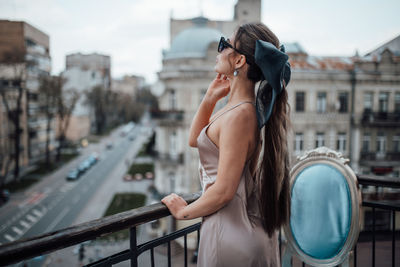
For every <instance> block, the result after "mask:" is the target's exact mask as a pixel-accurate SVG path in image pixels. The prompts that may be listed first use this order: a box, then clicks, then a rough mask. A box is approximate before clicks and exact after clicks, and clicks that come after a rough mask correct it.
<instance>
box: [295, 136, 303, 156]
mask: <svg viewBox="0 0 400 267" xmlns="http://www.w3.org/2000/svg"><path fill="white" fill-rule="evenodd" d="M294 151H295V152H301V151H303V133H296V137H295V139H294Z"/></svg>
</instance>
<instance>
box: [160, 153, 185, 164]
mask: <svg viewBox="0 0 400 267" xmlns="http://www.w3.org/2000/svg"><path fill="white" fill-rule="evenodd" d="M155 156H156V159H157V160H159V161H161V162H165V163H167V164H183V161H184V160H183V159H184V154H183V153H179V154H171V153H160V152H157V153H156V155H155Z"/></svg>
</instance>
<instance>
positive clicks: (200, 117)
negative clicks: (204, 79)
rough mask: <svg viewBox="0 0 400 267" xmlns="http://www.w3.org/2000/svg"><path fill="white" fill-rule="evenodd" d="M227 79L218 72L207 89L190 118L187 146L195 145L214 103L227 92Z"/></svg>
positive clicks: (228, 88) (208, 118)
mask: <svg viewBox="0 0 400 267" xmlns="http://www.w3.org/2000/svg"><path fill="white" fill-rule="evenodd" d="M229 90H230V87H229V81H228V80H227V77H226V76H223V75H221V74H218V75H217V77H215V79H214V80H213V81H212V82H211V84H210V86H209V87H208V89H207V92H206V95H205V96H204V98H203V100H202V101H201V104H200V106H199V109H198V110H197V112H196V114H195V115H194V118H193V120H192V125H191V126H190V131H189V146H191V147H197V137H198V136H199V134H200V132H201V130H202V129H203V128H204V126H206V125H207V124H208V122H209V120H210V117H211V114H212V112H213V110H214V107H215V104H216V103H217V102H218V100H219V99H221V98H222V97H224V96H226V95H227V94H228V93H229Z"/></svg>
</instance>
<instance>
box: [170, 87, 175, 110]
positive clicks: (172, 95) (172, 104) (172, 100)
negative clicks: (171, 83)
mask: <svg viewBox="0 0 400 267" xmlns="http://www.w3.org/2000/svg"><path fill="white" fill-rule="evenodd" d="M169 109H170V110H176V94H175V90H170V91H169Z"/></svg>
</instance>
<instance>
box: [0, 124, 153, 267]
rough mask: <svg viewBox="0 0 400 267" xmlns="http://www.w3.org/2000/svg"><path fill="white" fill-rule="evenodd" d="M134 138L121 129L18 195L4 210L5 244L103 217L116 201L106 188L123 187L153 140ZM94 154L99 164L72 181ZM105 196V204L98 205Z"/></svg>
mask: <svg viewBox="0 0 400 267" xmlns="http://www.w3.org/2000/svg"><path fill="white" fill-rule="evenodd" d="M129 135H133V136H135V139H134V140H133V141H131V140H129V139H128V135H126V136H124V137H122V136H120V128H119V129H116V130H114V131H113V132H112V134H111V135H110V136H108V137H105V138H104V139H102V140H101V141H100V142H99V143H97V144H91V145H89V146H88V147H86V148H84V149H83V150H82V153H81V155H80V156H79V157H77V158H76V159H74V160H73V161H71V162H69V163H68V164H66V165H65V166H64V167H62V168H60V169H58V170H57V171H56V172H54V173H52V174H50V175H48V176H47V177H44V178H43V179H42V180H41V181H40V182H39V183H38V184H36V185H34V186H32V187H31V188H29V189H28V190H26V192H23V193H18V194H14V195H13V196H12V198H11V200H10V201H9V203H7V205H4V206H3V207H1V208H0V223H1V227H0V243H1V244H4V243H7V242H11V241H14V240H18V239H23V238H28V237H33V236H36V235H40V234H44V233H48V232H52V231H55V230H59V229H62V228H65V227H69V226H71V225H75V224H77V223H79V222H84V221H88V220H91V219H96V218H99V217H101V216H102V215H103V212H104V210H105V209H106V208H107V206H108V203H109V201H111V199H112V197H113V195H114V194H113V191H114V190H112V189H111V188H112V185H111V188H110V187H109V186H108V189H109V190H108V191H105V192H104V190H103V191H102V190H101V188H104V186H103V185H104V184H107V182H108V181H109V180H121V181H122V176H123V175H124V174H125V172H126V170H127V168H128V166H129V164H130V163H132V162H133V159H134V157H135V156H136V154H137V153H138V152H139V150H140V149H141V147H142V145H143V144H144V143H145V142H147V140H148V139H149V137H150V136H151V131H150V130H148V129H147V128H145V127H143V126H136V127H135V128H134V129H133V130H132V132H131V133H129ZM108 143H112V144H113V147H112V148H111V149H106V145H105V144H108ZM93 152H97V153H98V155H99V161H98V162H97V163H96V164H95V165H93V166H92V167H91V168H90V169H89V170H88V171H87V172H86V173H84V174H83V175H82V176H81V177H80V178H79V179H78V180H76V181H67V180H66V179H65V177H66V176H67V174H68V172H69V171H70V170H71V169H72V168H75V167H77V165H79V163H80V162H82V161H83V160H84V159H85V158H87V157H88V155H90V154H91V153H93ZM116 175H117V176H118V177H116ZM112 183H113V182H112ZM114 183H115V182H114ZM102 192H103V193H102ZM99 194H100V201H98V200H97V199H98V196H99ZM96 196H97V198H96ZM93 199H94V201H92V200H93ZM93 203H96V204H93ZM85 210H87V211H88V212H85ZM32 261H33V262H37V263H39V262H41V260H39V261H38V260H32ZM35 265H36V264H35ZM38 266H39V265H38Z"/></svg>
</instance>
